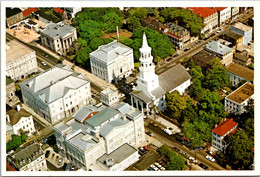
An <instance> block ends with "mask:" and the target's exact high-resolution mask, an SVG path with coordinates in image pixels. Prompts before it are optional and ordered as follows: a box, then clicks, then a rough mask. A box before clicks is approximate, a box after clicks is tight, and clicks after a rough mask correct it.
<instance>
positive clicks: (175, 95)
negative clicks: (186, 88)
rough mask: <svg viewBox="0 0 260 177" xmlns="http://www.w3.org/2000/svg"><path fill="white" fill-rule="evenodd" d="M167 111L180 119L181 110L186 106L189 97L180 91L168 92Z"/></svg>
mask: <svg viewBox="0 0 260 177" xmlns="http://www.w3.org/2000/svg"><path fill="white" fill-rule="evenodd" d="M165 97H166V99H165V100H166V106H167V111H168V113H169V115H170V116H171V117H174V118H176V119H179V117H180V116H181V112H182V111H183V110H184V109H185V108H186V101H187V100H188V98H187V97H185V96H181V95H180V93H179V92H178V91H173V92H171V93H169V92H167V93H166V95H165Z"/></svg>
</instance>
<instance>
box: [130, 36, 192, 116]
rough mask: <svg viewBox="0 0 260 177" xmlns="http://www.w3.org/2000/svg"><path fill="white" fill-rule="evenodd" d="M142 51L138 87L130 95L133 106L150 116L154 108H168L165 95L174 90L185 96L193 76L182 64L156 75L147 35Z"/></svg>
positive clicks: (144, 37) (144, 38)
mask: <svg viewBox="0 0 260 177" xmlns="http://www.w3.org/2000/svg"><path fill="white" fill-rule="evenodd" d="M139 50H140V59H139V60H140V67H139V71H140V74H139V76H138V77H137V87H136V88H135V89H134V90H133V91H132V92H131V93H130V95H131V105H132V106H134V107H136V108H138V109H139V110H140V111H142V112H146V114H149V112H150V108H151V107H152V106H156V107H158V109H159V110H162V109H164V108H165V107H166V103H165V94H166V92H172V91H174V90H176V91H178V92H179V93H180V94H183V93H184V91H185V89H186V88H188V87H189V86H190V84H191V82H190V80H191V76H190V75H189V73H188V72H187V71H186V70H185V68H184V67H183V66H182V65H181V64H177V65H176V66H174V67H172V68H171V69H169V70H167V71H166V72H163V73H162V74H160V75H157V74H155V65H154V63H153V56H152V55H151V50H152V49H151V47H149V46H148V43H147V39H146V35H145V34H143V44H142V47H141V48H140V49H139Z"/></svg>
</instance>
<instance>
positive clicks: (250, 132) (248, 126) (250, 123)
mask: <svg viewBox="0 0 260 177" xmlns="http://www.w3.org/2000/svg"><path fill="white" fill-rule="evenodd" d="M242 128H243V129H244V130H245V132H246V133H247V136H248V138H249V139H250V141H252V142H254V118H248V119H247V120H246V122H245V123H244V124H243V125H242Z"/></svg>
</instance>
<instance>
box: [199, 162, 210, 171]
mask: <svg viewBox="0 0 260 177" xmlns="http://www.w3.org/2000/svg"><path fill="white" fill-rule="evenodd" d="M199 166H200V167H201V168H203V169H204V170H207V169H208V168H209V167H207V166H206V165H204V164H203V163H200V164H199Z"/></svg>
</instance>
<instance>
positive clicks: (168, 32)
mask: <svg viewBox="0 0 260 177" xmlns="http://www.w3.org/2000/svg"><path fill="white" fill-rule="evenodd" d="M166 33H167V34H168V35H170V36H173V37H174V38H177V39H181V37H179V36H176V35H174V34H172V33H170V32H168V31H167V32H166Z"/></svg>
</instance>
